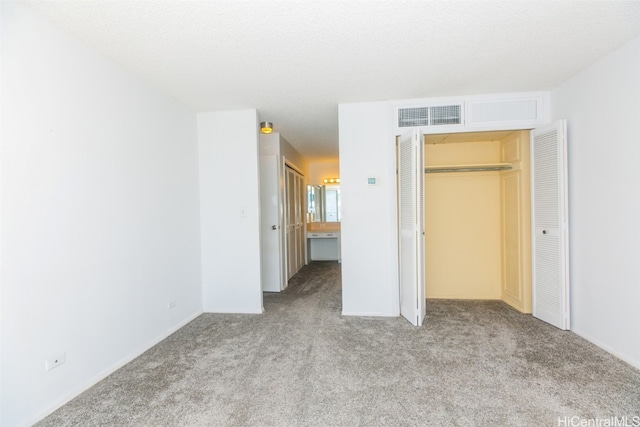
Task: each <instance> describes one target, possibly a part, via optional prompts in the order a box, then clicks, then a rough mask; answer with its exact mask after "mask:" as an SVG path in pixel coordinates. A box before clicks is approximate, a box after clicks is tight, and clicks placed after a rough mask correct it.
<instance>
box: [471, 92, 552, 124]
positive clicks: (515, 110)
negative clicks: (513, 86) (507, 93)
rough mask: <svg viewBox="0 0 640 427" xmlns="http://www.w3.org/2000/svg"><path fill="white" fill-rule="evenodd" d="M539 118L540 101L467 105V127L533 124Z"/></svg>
mask: <svg viewBox="0 0 640 427" xmlns="http://www.w3.org/2000/svg"><path fill="white" fill-rule="evenodd" d="M539 118H540V117H539V100H538V99H532V98H529V99H509V100H495V101H471V102H468V103H467V125H472V126H476V125H487V124H492V123H505V122H531V121H536V120H538V119H539Z"/></svg>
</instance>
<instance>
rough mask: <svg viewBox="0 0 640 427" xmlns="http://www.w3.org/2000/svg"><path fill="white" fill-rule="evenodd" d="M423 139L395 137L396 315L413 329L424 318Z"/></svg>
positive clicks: (415, 133)
mask: <svg viewBox="0 0 640 427" xmlns="http://www.w3.org/2000/svg"><path fill="white" fill-rule="evenodd" d="M423 140H424V138H423V136H422V134H421V133H420V132H419V131H418V130H417V129H414V130H413V131H411V132H408V133H406V134H403V135H401V136H400V137H398V148H397V152H398V199H399V200H398V223H399V233H398V234H399V276H400V277H399V281H400V314H401V315H402V316H403V317H405V318H406V319H407V320H408V321H409V322H411V323H412V324H413V325H415V326H420V325H422V322H423V320H424V317H425V314H426V307H425V274H424V265H425V257H424V142H423Z"/></svg>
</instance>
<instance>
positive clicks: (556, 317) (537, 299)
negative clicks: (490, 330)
mask: <svg viewBox="0 0 640 427" xmlns="http://www.w3.org/2000/svg"><path fill="white" fill-rule="evenodd" d="M567 205H568V203H567V124H566V121H565V120H560V121H558V122H555V123H551V124H550V125H548V126H544V127H541V128H538V129H534V130H532V131H531V212H532V215H531V223H532V236H531V240H532V258H533V259H532V261H533V263H532V264H533V265H532V269H533V300H532V303H533V315H534V316H535V317H537V318H539V319H541V320H544V321H545V322H547V323H550V324H551V325H553V326H556V327H558V328H560V329H569V326H570V325H569V318H570V316H569V239H568V230H569V224H568V206H567Z"/></svg>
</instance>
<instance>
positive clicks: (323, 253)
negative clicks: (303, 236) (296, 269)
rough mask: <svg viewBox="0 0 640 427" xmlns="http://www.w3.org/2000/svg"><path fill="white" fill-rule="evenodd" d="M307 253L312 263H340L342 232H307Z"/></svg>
mask: <svg viewBox="0 0 640 427" xmlns="http://www.w3.org/2000/svg"><path fill="white" fill-rule="evenodd" d="M307 253H308V254H309V260H310V261H338V262H340V232H339V231H309V232H307Z"/></svg>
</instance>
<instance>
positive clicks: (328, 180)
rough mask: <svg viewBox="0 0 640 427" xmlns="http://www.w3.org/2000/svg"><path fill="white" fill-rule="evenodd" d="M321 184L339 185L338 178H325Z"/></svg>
mask: <svg viewBox="0 0 640 427" xmlns="http://www.w3.org/2000/svg"><path fill="white" fill-rule="evenodd" d="M322 182H324V183H325V184H340V178H325V179H323V180H322Z"/></svg>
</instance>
